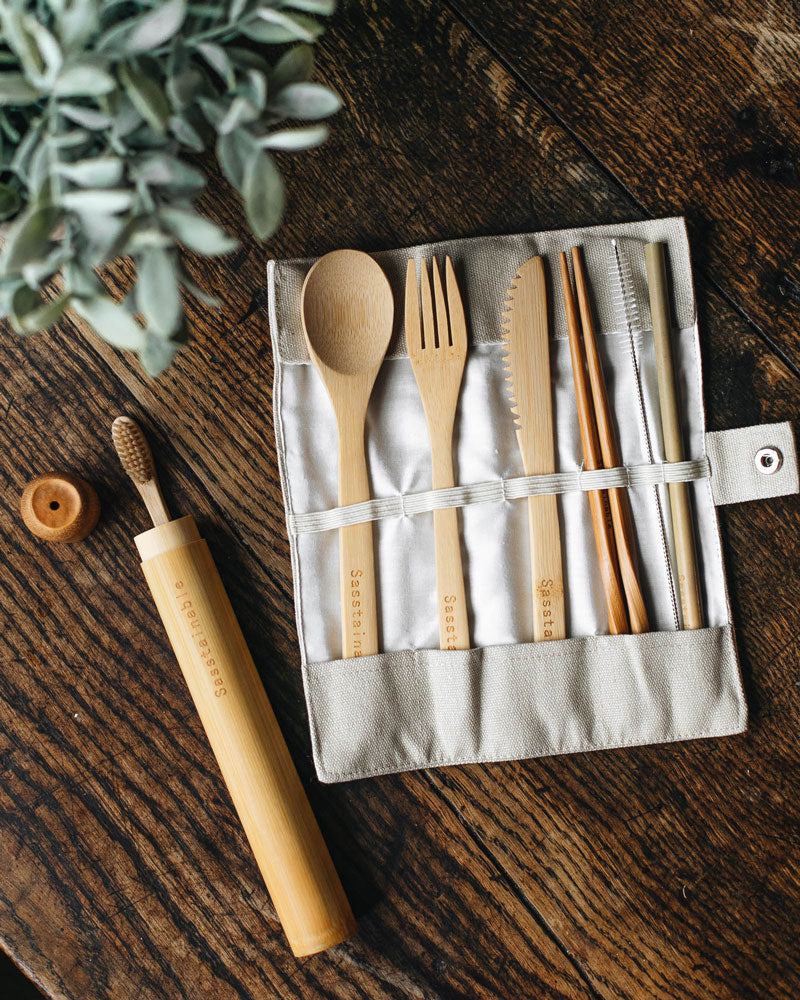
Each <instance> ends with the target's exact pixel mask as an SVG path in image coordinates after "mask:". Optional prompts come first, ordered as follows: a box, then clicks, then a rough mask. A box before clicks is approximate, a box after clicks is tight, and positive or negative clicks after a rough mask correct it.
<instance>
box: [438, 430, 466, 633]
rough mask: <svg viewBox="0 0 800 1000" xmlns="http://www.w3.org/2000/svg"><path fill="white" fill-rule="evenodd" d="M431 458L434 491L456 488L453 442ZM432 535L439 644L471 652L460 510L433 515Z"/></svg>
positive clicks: (453, 508) (448, 510)
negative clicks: (459, 517)
mask: <svg viewBox="0 0 800 1000" xmlns="http://www.w3.org/2000/svg"><path fill="white" fill-rule="evenodd" d="M432 457H433V488H434V489H435V490H446V489H449V488H450V487H451V486H455V476H454V475H453V457H452V440H450V441H447V442H446V443H444V442H443V443H442V445H440V446H438V447H437V446H435V447H434V448H433V449H432ZM433 534H434V540H435V545H436V599H437V603H438V608H439V645H440V647H441V648H442V649H469V621H468V619H467V598H466V592H465V588H464V569H463V566H462V565H461V536H460V533H459V528H458V508H457V507H446V508H444V509H443V510H435V511H434V512H433Z"/></svg>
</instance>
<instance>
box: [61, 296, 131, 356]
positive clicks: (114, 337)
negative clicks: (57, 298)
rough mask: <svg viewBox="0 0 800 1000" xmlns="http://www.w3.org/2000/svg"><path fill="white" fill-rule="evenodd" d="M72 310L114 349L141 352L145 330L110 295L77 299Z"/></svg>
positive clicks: (73, 301) (73, 302)
mask: <svg viewBox="0 0 800 1000" xmlns="http://www.w3.org/2000/svg"><path fill="white" fill-rule="evenodd" d="M72 308H73V309H74V310H75V312H76V313H77V314H78V315H79V316H81V317H83V319H85V320H86V322H87V323H88V324H89V325H90V326H91V327H93V328H94V329H95V330H96V331H97V333H99V334H100V336H101V337H102V338H103V340H105V341H107V343H109V344H111V346H112V347H119V348H121V349H122V350H124V351H138V350H141V348H142V346H143V344H144V330H143V329H142V328H141V327H140V326H139V324H138V323H137V322H136V320H135V319H133V317H132V316H130V315H129V314H128V313H127V312H126V310H125V309H123V307H122V306H119V305H117V303H116V302H114V300H113V299H111V298H109V297H108V295H93V296H91V297H90V298H75V299H73V300H72Z"/></svg>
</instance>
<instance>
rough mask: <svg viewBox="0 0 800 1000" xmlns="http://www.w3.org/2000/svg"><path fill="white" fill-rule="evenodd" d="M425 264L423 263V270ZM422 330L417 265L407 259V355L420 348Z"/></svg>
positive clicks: (421, 344)
mask: <svg viewBox="0 0 800 1000" xmlns="http://www.w3.org/2000/svg"><path fill="white" fill-rule="evenodd" d="M424 269H425V265H424V264H423V271H424ZM423 346H424V345H423V342H422V330H421V329H420V325H419V291H418V289H417V265H416V263H415V262H414V261H413V260H409V262H408V267H407V268H406V350H407V351H408V355H409V357H411V356H413V355H414V354H416V353H417V351H420V350H422V347H423Z"/></svg>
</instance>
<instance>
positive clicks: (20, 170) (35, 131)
mask: <svg viewBox="0 0 800 1000" xmlns="http://www.w3.org/2000/svg"><path fill="white" fill-rule="evenodd" d="M42 127H43V123H42V120H41V118H40V119H38V120H37V121H35V122H34V123H33V124H32V125H31V126H30V128H29V129H28V131H27V132H26V133H25V136H24V138H23V140H22V142H21V143H20V144H19V146H17V149H16V151H15V153H14V156H13V158H12V160H11V164H10V169H11V170H12V171H13V172H14V173H15V174H16V175H17V177H20V178H22V179H23V180H24V178H25V175H26V174H27V172H28V167H29V164H30V161H31V157H32V156H33V154H34V153H35V152H36V149H37V148H38V145H39V142H40V141H41V138H42Z"/></svg>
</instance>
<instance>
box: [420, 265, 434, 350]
mask: <svg viewBox="0 0 800 1000" xmlns="http://www.w3.org/2000/svg"><path fill="white" fill-rule="evenodd" d="M420 263H421V265H422V283H421V286H420V287H421V290H422V349H423V351H424V350H425V348H426V347H435V346H436V328H435V326H434V323H433V299H432V298H431V283H430V279H429V278H428V268H427V265H426V264H425V261H424V260H423V261H420Z"/></svg>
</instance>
